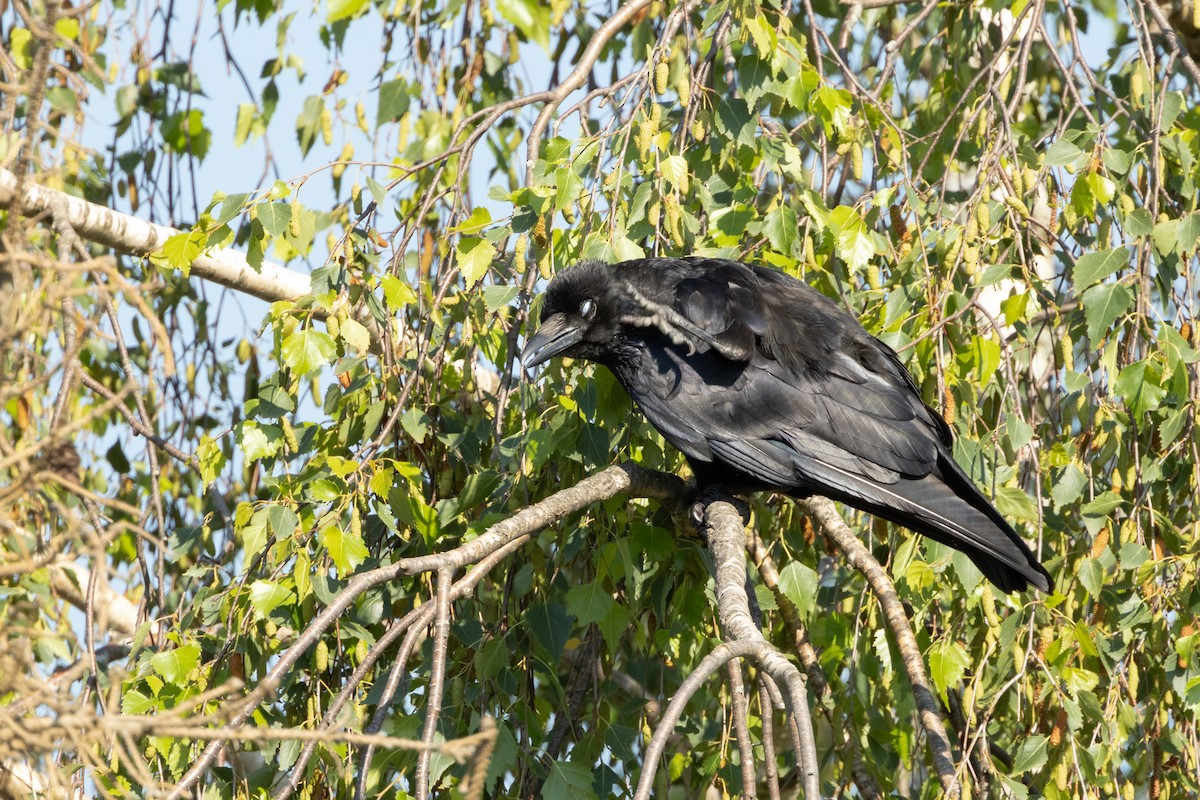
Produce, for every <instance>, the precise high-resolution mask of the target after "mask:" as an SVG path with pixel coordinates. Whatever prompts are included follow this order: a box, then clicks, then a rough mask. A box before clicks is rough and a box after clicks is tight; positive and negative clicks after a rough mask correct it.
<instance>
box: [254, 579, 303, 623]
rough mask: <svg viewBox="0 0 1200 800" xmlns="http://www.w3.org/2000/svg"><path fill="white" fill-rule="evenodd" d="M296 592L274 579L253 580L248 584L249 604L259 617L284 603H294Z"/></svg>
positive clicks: (264, 615)
mask: <svg viewBox="0 0 1200 800" xmlns="http://www.w3.org/2000/svg"><path fill="white" fill-rule="evenodd" d="M295 601H296V594H295V592H293V591H292V590H291V589H288V588H285V587H283V586H280V585H279V584H278V583H275V582H274V581H254V583H251V584H250V605H251V607H252V608H253V609H254V611H255V613H256V614H258V616H259V618H260V619H261V618H263V617H266V616H268V615H269V614H270V613H271V612H272V611H274V610H275V609H277V608H279V607H280V606H281V605H283V604H284V603H294V602H295Z"/></svg>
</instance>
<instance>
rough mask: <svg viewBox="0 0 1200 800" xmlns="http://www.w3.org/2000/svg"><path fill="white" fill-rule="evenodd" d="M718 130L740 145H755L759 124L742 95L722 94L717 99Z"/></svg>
mask: <svg viewBox="0 0 1200 800" xmlns="http://www.w3.org/2000/svg"><path fill="white" fill-rule="evenodd" d="M716 125H717V130H718V131H720V132H721V133H723V134H724V135H725V136H727V137H729V138H730V139H733V140H734V141H736V142H737V143H738V144H740V145H745V146H746V147H754V143H755V134H756V132H757V131H758V124H757V122H756V121H755V119H754V118H753V117H752V116H751V115H750V107H749V106H747V105H746V101H745V100H743V99H741V98H740V97H729V96H728V95H721V97H720V99H718V100H717V118H716Z"/></svg>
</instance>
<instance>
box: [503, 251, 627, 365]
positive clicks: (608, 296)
mask: <svg viewBox="0 0 1200 800" xmlns="http://www.w3.org/2000/svg"><path fill="white" fill-rule="evenodd" d="M620 306H621V292H620V289H619V287H618V285H617V279H616V277H615V276H614V274H613V270H612V268H611V267H609V266H608V265H606V264H603V263H601V262H599V261H584V262H581V263H580V264H577V265H576V266H574V267H571V268H570V269H566V270H564V271H562V272H560V273H559V274H558V275H557V276H555V278H554V280H552V281H550V285H549V286H548V287H547V288H546V297H545V301H544V303H543V304H542V321H541V323H542V324H541V327H539V328H538V331H537V333H536V334H534V335H533V336H532V337H530V339H529V341H528V342H527V343H526V344H525V350H524V352H523V354H522V360H523V361H524V364H525V368H526V369H529V368H532V367H536V366H537V365H538V364H542V363H544V362H546V361H548V360H550V359H551V358H554V357H555V356H570V357H571V358H583V359H587V360H589V361H595V362H598V363H601V364H608V363H610V362H611V361H612V360H613V359H614V358H616V357H617V356H618V354H619V352H620V351H621V349H622V347H621V345H622V341H623V338H624V337H623V336H622V333H621V327H622V326H621V312H620Z"/></svg>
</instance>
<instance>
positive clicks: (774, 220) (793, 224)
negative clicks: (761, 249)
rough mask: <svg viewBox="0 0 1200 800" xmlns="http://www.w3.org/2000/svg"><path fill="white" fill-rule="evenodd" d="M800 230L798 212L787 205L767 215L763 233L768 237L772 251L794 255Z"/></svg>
mask: <svg viewBox="0 0 1200 800" xmlns="http://www.w3.org/2000/svg"><path fill="white" fill-rule="evenodd" d="M799 229H800V225H799V222H798V221H797V219H796V210H795V209H794V208H792V207H791V206H789V205H786V204H781V205H779V206H777V207H775V208H774V209H772V210H771V211H770V212H769V213H768V214H767V218H766V222H765V224H764V225H763V233H765V234H766V235H767V241H769V242H770V243H771V247H772V249H774V250H775V251H776V252H778V253H783V254H784V255H792V253H793V249H794V248H795V245H796V239H797V238H798V235H797V234H798V232H799Z"/></svg>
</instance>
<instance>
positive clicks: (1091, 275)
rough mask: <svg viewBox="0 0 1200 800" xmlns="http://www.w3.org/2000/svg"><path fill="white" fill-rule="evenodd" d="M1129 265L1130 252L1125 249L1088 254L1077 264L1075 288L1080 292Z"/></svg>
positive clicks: (1115, 248) (1116, 248) (1118, 248)
mask: <svg viewBox="0 0 1200 800" xmlns="http://www.w3.org/2000/svg"><path fill="white" fill-rule="evenodd" d="M1128 265H1129V251H1128V250H1126V249H1125V248H1124V247H1114V248H1112V249H1111V250H1100V251H1097V252H1095V253H1087V254H1086V255H1083V256H1081V257H1080V259H1079V260H1078V261H1076V262H1075V288H1076V289H1077V290H1078V289H1083V288H1085V287H1088V286H1091V285H1092V284H1093V283H1096V282H1097V281H1101V280H1104V279H1105V278H1107V277H1108V276H1109V275H1112V274H1113V273H1114V272H1116V271H1117V270H1119V269H1120V268H1121V267H1124V266H1128Z"/></svg>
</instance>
